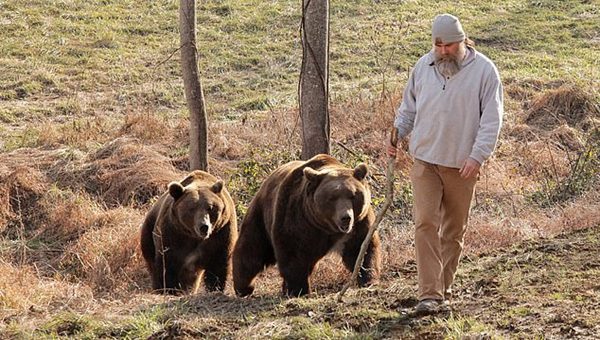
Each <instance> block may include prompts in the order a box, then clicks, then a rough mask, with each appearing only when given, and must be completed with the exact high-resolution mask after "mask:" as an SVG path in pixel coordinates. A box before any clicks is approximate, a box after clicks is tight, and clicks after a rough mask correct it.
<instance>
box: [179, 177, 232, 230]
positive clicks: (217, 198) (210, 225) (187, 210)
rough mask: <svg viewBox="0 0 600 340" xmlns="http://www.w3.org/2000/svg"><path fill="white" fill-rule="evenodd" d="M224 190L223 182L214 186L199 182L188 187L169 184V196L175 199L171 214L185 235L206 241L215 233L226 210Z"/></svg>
mask: <svg viewBox="0 0 600 340" xmlns="http://www.w3.org/2000/svg"><path fill="white" fill-rule="evenodd" d="M222 190H223V182H222V181H221V180H218V181H216V182H215V183H214V184H212V185H210V184H209V185H206V184H204V185H203V184H199V183H197V182H192V183H190V184H188V185H186V186H184V185H182V183H180V182H171V183H170V184H169V194H170V195H171V197H172V198H173V204H172V206H171V213H172V216H173V218H174V219H176V221H177V222H178V225H179V226H181V228H182V229H183V230H181V231H182V232H183V233H185V234H187V235H189V236H191V237H194V238H197V239H206V238H208V237H209V236H210V235H211V234H212V233H213V232H214V231H215V229H216V228H217V227H218V222H219V221H220V218H221V216H222V215H223V213H224V209H225V203H224V201H223V198H222V194H221V191H222Z"/></svg>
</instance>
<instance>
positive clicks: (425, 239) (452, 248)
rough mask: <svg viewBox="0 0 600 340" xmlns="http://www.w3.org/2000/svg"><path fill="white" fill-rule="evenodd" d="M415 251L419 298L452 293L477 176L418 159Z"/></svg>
mask: <svg viewBox="0 0 600 340" xmlns="http://www.w3.org/2000/svg"><path fill="white" fill-rule="evenodd" d="M410 177H411V181H412V185H413V196H414V220H415V251H416V259H417V272H418V276H419V296H418V298H419V300H424V299H444V295H446V296H447V297H448V295H449V294H450V286H451V285H452V281H454V276H455V274H456V268H457V267H458V262H459V260H460V257H461V254H462V250H463V239H464V235H465V231H466V228H467V220H468V216H469V209H470V206H471V199H472V198H473V189H474V187H475V182H476V181H477V179H476V178H470V179H462V178H461V177H460V174H459V169H455V168H447V167H444V166H440V165H435V164H430V163H427V162H423V161H420V160H415V163H414V166H413V168H412V170H411V174H410Z"/></svg>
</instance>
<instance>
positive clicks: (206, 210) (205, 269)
mask: <svg viewBox="0 0 600 340" xmlns="http://www.w3.org/2000/svg"><path fill="white" fill-rule="evenodd" d="M237 233H238V231H237V217H236V213H235V205H234V203H233V200H232V199H231V196H230V195H229V193H228V192H227V189H226V188H225V187H224V186H223V182H222V181H221V180H218V179H217V178H215V177H214V176H212V175H210V174H208V173H206V172H204V171H200V170H196V171H193V172H191V173H190V174H189V175H188V176H186V177H185V178H184V179H183V180H182V181H181V182H171V183H170V184H169V186H168V191H167V192H165V193H164V194H163V195H162V196H160V198H159V199H158V200H157V201H156V203H155V204H154V205H153V206H152V208H151V209H150V211H149V212H148V214H147V215H146V218H145V220H144V223H143V224H142V228H141V237H140V242H141V249H142V255H143V257H144V259H145V261H146V264H147V267H148V271H149V272H150V275H151V277H152V288H153V289H154V290H156V291H158V292H164V293H169V294H178V293H181V292H185V291H188V290H189V289H190V288H191V287H194V290H196V289H197V288H198V285H199V276H200V275H201V274H202V276H203V278H204V285H205V287H206V289H207V290H208V291H215V290H218V291H223V290H224V288H225V283H226V281H227V276H228V274H229V272H230V268H231V265H230V264H231V253H232V250H233V245H234V243H235V240H236V239H237ZM197 281H198V282H197Z"/></svg>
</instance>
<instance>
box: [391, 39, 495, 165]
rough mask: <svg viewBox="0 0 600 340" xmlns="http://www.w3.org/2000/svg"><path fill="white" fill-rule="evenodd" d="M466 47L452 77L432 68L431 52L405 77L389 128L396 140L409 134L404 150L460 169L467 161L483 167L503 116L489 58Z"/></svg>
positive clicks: (434, 162)
mask: <svg viewBox="0 0 600 340" xmlns="http://www.w3.org/2000/svg"><path fill="white" fill-rule="evenodd" d="M469 49H470V50H469V52H468V54H467V57H466V58H465V60H464V61H463V63H462V68H461V69H460V71H459V72H458V73H456V74H455V75H454V76H452V77H444V76H443V75H442V74H441V73H440V72H439V71H438V70H437V67H436V66H435V65H434V63H433V61H434V54H433V51H431V52H430V53H428V54H426V55H424V56H423V57H421V59H419V61H418V62H417V64H416V65H415V67H414V69H413V71H412V73H411V75H410V77H409V79H408V83H407V86H406V88H405V89H404V95H403V98H402V104H401V105H400V107H399V108H398V110H397V111H396V119H395V121H394V126H395V127H396V128H397V129H398V136H399V137H400V138H404V137H406V136H408V135H409V134H411V137H410V142H409V151H410V153H411V155H412V156H413V157H415V158H417V159H419V160H422V161H425V162H428V163H433V164H438V165H443V166H447V167H452V168H460V167H462V165H463V163H464V161H465V160H466V159H467V158H469V157H470V158H472V159H474V160H476V161H478V162H479V163H480V164H483V162H484V161H485V160H487V159H488V158H489V157H490V155H491V154H492V151H493V150H494V148H495V147H496V143H497V141H498V135H499V133H500V127H501V125H502V115H503V104H502V103H503V95H502V84H501V82H500V76H499V74H498V69H497V68H496V66H495V65H494V64H493V62H492V61H491V60H490V59H488V58H487V57H486V56H484V55H483V54H481V53H480V52H478V51H476V50H474V49H472V48H470V47H469ZM411 132H412V133H411Z"/></svg>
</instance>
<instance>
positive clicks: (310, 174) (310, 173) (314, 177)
mask: <svg viewBox="0 0 600 340" xmlns="http://www.w3.org/2000/svg"><path fill="white" fill-rule="evenodd" d="M302 173H303V174H304V177H306V179H307V180H308V181H309V182H312V183H317V182H319V181H320V180H321V179H322V178H323V176H325V174H324V173H321V172H318V171H317V170H315V169H313V168H309V167H306V168H304V169H302Z"/></svg>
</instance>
